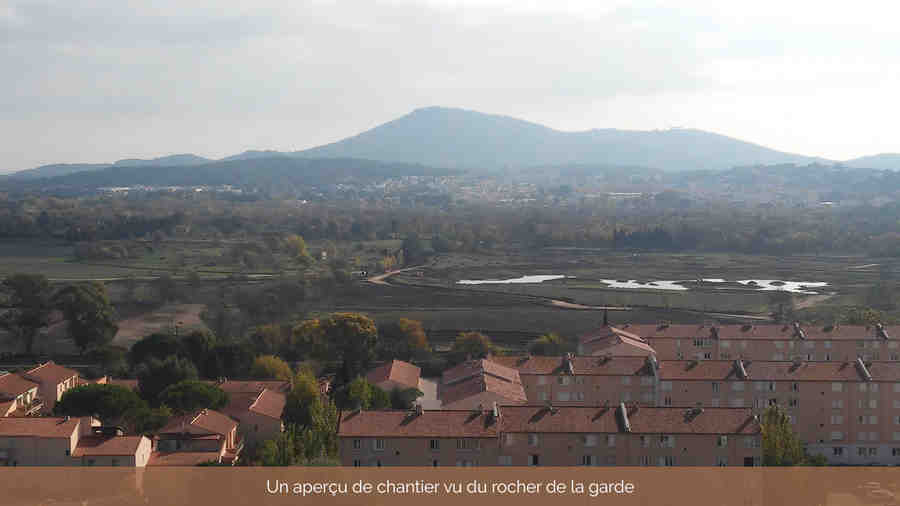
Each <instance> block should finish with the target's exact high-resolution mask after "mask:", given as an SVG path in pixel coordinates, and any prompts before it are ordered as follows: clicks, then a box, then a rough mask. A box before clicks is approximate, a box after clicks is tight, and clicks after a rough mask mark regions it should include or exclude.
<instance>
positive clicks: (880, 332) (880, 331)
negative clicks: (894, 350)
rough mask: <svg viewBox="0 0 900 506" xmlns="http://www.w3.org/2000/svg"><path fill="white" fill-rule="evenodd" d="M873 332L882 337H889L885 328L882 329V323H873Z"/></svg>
mask: <svg viewBox="0 0 900 506" xmlns="http://www.w3.org/2000/svg"><path fill="white" fill-rule="evenodd" d="M875 333H876V334H878V337H880V338H882V339H890V338H891V336H889V335H888V333H887V330H884V325H882V324H880V323H879V324H877V325H875Z"/></svg>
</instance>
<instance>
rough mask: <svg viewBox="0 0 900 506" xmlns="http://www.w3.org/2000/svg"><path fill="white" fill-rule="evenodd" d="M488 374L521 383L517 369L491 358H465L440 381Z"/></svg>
mask: <svg viewBox="0 0 900 506" xmlns="http://www.w3.org/2000/svg"><path fill="white" fill-rule="evenodd" d="M482 374H484V375H489V376H493V377H495V378H500V379H504V380H506V381H510V382H514V383H521V382H522V380H521V378H519V371H517V370H515V369H513V368H511V367H507V366H504V365H501V364H499V363H497V362H494V361H493V357H492V358H491V359H483V358H482V359H477V360H467V361H465V362H463V363H461V364H459V365H457V366H456V367H452V368H450V369H448V370H446V371H444V374H443V375H442V383H443V384H445V385H447V384H450V383H453V382H456V381H460V380H463V379H465V378H469V377H471V376H475V375H482Z"/></svg>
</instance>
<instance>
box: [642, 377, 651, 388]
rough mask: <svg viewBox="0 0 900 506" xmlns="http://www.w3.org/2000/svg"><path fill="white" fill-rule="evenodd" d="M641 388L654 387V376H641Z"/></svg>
mask: <svg viewBox="0 0 900 506" xmlns="http://www.w3.org/2000/svg"><path fill="white" fill-rule="evenodd" d="M641 386H643V387H649V386H653V376H641Z"/></svg>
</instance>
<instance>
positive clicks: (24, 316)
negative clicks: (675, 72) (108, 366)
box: [0, 274, 118, 354]
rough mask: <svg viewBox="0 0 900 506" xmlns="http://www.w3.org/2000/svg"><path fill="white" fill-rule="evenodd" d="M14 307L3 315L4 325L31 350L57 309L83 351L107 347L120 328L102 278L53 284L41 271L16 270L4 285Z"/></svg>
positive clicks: (0, 321) (0, 287) (0, 326)
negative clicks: (19, 272)
mask: <svg viewBox="0 0 900 506" xmlns="http://www.w3.org/2000/svg"><path fill="white" fill-rule="evenodd" d="M0 290H2V293H3V295H4V296H5V298H6V299H7V301H8V305H9V306H10V308H9V309H8V310H6V311H5V312H4V313H3V314H2V315H0V329H3V330H6V331H7V332H9V333H10V334H11V335H12V336H13V337H14V338H15V339H16V340H17V341H18V342H20V343H21V344H22V345H23V346H24V348H25V351H26V353H28V354H31V352H32V349H33V346H34V342H35V339H36V338H37V336H38V335H39V333H40V331H41V330H42V329H44V328H45V327H47V326H48V325H49V324H50V320H51V316H52V314H53V312H54V311H59V312H61V314H62V316H63V318H64V319H65V320H66V321H67V323H68V334H69V336H70V337H71V338H72V341H73V342H74V343H75V345H76V346H77V347H78V349H79V350H81V352H82V353H85V352H87V351H93V350H97V349H100V348H103V347H104V346H106V345H107V344H109V342H110V341H112V339H113V337H115V335H116V332H117V331H118V326H117V325H116V323H115V314H114V310H113V307H112V305H111V304H110V301H109V296H108V295H107V293H106V288H105V287H104V285H103V283H100V282H84V283H74V284H67V285H64V286H62V287H59V288H54V287H53V286H51V284H50V282H49V281H48V280H47V278H46V277H44V276H42V275H39V274H14V275H11V276H8V277H7V278H5V279H4V280H3V282H2V285H0Z"/></svg>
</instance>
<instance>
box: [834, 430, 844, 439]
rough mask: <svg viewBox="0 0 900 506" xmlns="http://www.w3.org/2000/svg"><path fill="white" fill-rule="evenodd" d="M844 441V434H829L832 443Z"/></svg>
mask: <svg viewBox="0 0 900 506" xmlns="http://www.w3.org/2000/svg"><path fill="white" fill-rule="evenodd" d="M843 439H844V433H843V432H841V431H834V432H832V433H831V440H832V441H842V440H843Z"/></svg>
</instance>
